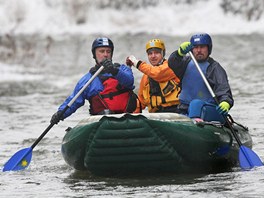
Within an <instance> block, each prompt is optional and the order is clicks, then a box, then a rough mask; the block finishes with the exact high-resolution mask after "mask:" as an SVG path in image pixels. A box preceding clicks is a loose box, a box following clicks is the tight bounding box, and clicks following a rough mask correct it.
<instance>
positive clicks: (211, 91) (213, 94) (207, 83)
mask: <svg viewBox="0 0 264 198" xmlns="http://www.w3.org/2000/svg"><path fill="white" fill-rule="evenodd" d="M189 54H190V56H191V58H192V60H193V62H194V64H195V66H196V68H197V69H198V71H199V73H200V75H201V76H202V78H203V81H204V83H205V85H206V87H207V89H208V90H209V92H210V94H211V96H212V97H213V98H214V100H215V102H216V104H219V101H218V99H217V97H216V95H215V93H214V91H213V90H212V88H211V86H210V84H209V82H208V81H207V79H206V77H205V76H204V73H203V72H202V70H201V68H200V67H199V64H198V62H197V61H196V59H195V57H194V56H193V53H192V52H191V51H189ZM223 117H224V118H225V121H226V122H227V124H228V126H229V128H230V130H231V132H232V134H233V136H234V137H235V139H236V141H237V143H238V145H239V147H241V146H242V143H241V141H240V139H239V137H238V135H237V134H236V132H235V131H234V129H233V126H232V124H231V122H230V120H228V118H227V117H226V116H223Z"/></svg>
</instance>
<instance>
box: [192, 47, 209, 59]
mask: <svg viewBox="0 0 264 198" xmlns="http://www.w3.org/2000/svg"><path fill="white" fill-rule="evenodd" d="M192 51H193V55H194V57H195V59H196V60H197V62H203V61H205V60H206V59H207V58H208V56H209V52H208V46H207V45H196V46H194V47H193V50H192Z"/></svg>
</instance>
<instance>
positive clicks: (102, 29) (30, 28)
mask: <svg viewBox="0 0 264 198" xmlns="http://www.w3.org/2000/svg"><path fill="white" fill-rule="evenodd" d="M260 1H263V0H260ZM101 2H103V1H101ZM120 2H121V4H122V1H120ZM123 2H124V1H123ZM172 2H173V1H172V0H164V1H160V3H159V4H158V6H155V7H151V6H148V7H139V8H138V9H132V8H123V9H121V10H120V11H118V10H116V9H113V8H105V9H99V8H97V7H98V4H99V3H98V2H96V1H89V0H79V1H78V0H75V1H74V0H8V1H6V0H0V27H1V28H0V34H6V33H15V34H20V33H22V34H38V33H39V34H49V35H54V34H63V33H70V34H72V33H84V34H104V35H110V34H128V33H130V34H136V33H141V32H144V33H152V34H165V35H177V36H179V35H190V34H192V33H196V32H207V33H209V34H251V33H264V17H262V18H260V20H258V21H247V20H246V19H245V17H244V16H243V15H233V14H231V13H228V14H225V13H224V12H223V9H222V8H221V7H220V4H221V2H222V1H221V0H208V1H206V0H200V1H195V3H193V4H183V3H181V4H179V5H175V4H173V5H169V4H172ZM82 5H83V6H82ZM78 6H79V7H78ZM80 20H82V21H83V23H81V24H79V25H78V24H77V23H76V21H80Z"/></svg>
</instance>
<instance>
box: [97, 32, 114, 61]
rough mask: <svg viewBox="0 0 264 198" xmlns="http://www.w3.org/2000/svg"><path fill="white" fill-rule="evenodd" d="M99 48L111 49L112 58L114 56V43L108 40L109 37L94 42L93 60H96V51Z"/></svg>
mask: <svg viewBox="0 0 264 198" xmlns="http://www.w3.org/2000/svg"><path fill="white" fill-rule="evenodd" d="M98 47H110V48H111V50H112V56H113V52H114V44H113V42H112V41H111V40H110V39H109V38H107V37H99V38H97V39H95V40H94V42H93V44H92V53H93V58H94V59H96V57H95V49H96V48H98Z"/></svg>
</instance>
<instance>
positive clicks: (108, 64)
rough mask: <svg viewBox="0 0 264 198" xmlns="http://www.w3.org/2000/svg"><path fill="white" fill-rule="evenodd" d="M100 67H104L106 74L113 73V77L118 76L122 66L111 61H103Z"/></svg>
mask: <svg viewBox="0 0 264 198" xmlns="http://www.w3.org/2000/svg"><path fill="white" fill-rule="evenodd" d="M100 65H102V66H104V72H106V73H111V74H112V75H114V76H115V75H116V74H117V73H118V71H119V66H120V64H118V63H115V64H113V62H112V61H111V60H110V59H105V60H103V61H102V62H101V63H100Z"/></svg>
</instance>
